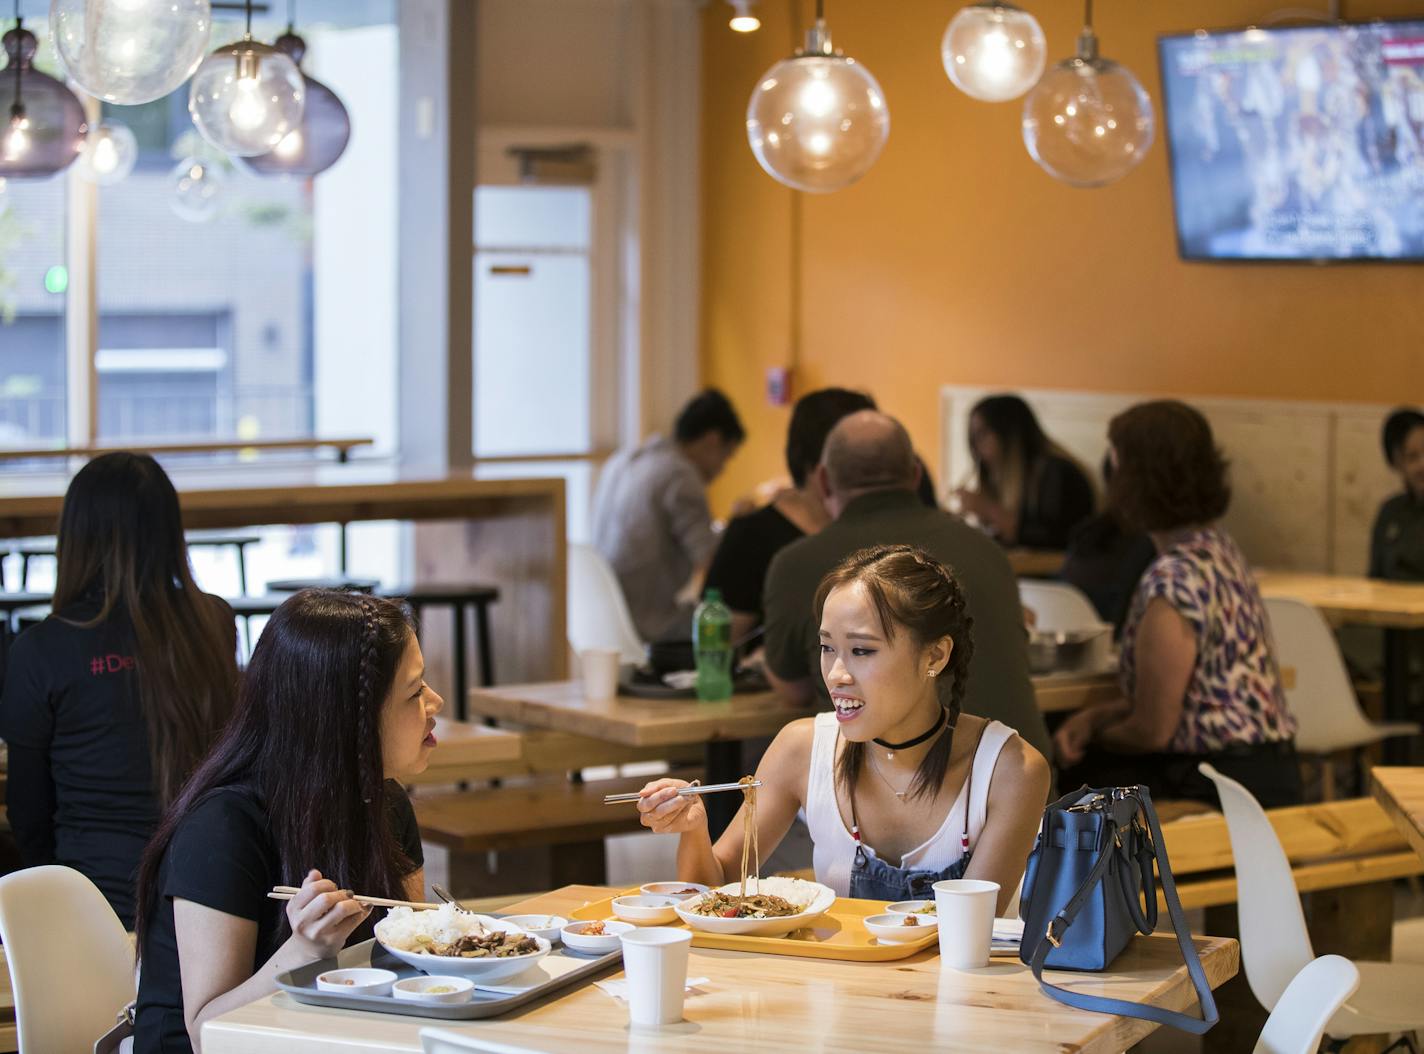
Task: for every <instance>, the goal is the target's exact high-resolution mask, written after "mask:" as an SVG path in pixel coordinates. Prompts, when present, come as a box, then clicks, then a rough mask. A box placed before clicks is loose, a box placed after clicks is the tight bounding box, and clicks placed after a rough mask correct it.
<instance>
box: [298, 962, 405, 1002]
mask: <svg viewBox="0 0 1424 1054" xmlns="http://www.w3.org/2000/svg"><path fill="white" fill-rule="evenodd" d="M395 982H396V975H395V974H394V973H392V972H391V971H390V970H376V969H372V968H369V967H363V968H360V969H350V970H327V971H326V973H322V974H317V976H316V987H317V991H319V992H343V993H345V994H346V995H390V994H391V985H393V984H395Z"/></svg>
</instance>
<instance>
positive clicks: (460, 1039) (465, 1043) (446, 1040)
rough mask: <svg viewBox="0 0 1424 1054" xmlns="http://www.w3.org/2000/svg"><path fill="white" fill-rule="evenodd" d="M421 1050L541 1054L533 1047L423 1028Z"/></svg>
mask: <svg viewBox="0 0 1424 1054" xmlns="http://www.w3.org/2000/svg"><path fill="white" fill-rule="evenodd" d="M420 1049H421V1050H422V1051H423V1054H471V1052H472V1051H473V1052H476V1054H540V1052H539V1051H537V1050H535V1049H534V1048H533V1047H511V1046H510V1045H509V1044H508V1043H493V1042H491V1041H490V1040H487V1039H476V1038H475V1037H474V1036H471V1035H468V1034H466V1033H463V1032H451V1031H450V1030H449V1029H444V1028H422V1029H421V1030H420Z"/></svg>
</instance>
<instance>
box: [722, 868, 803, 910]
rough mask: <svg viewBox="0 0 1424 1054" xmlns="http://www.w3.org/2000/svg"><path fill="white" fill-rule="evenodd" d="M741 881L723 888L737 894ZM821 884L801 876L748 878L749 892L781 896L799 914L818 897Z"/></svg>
mask: <svg viewBox="0 0 1424 1054" xmlns="http://www.w3.org/2000/svg"><path fill="white" fill-rule="evenodd" d="M740 885H741V884H740V883H739V882H730V883H728V884H727V885H725V886H722V887H721V888H722V889H723V890H725V891H726V892H729V893H732V894H735V893H736V892H737V891H738V889H739V887H740ZM821 888H822V887H821V886H819V885H817V884H816V883H815V882H807V881H805V880H804V879H800V878H788V877H786V876H784V875H769V876H767V877H765V878H748V879H747V893H748V894H752V893H766V894H769V895H770V896H773V897H780V898H781V899H782V900H784V901H786V903H788V904H791V905H792V906H794V907H795V908H796V911H797V914H800V913H801V912H803V911H805V910H806V909H807V908H809V907H810V906H811V903H812V902H813V901H814V900H815V899H816V894H817V893H819V892H820V891H821Z"/></svg>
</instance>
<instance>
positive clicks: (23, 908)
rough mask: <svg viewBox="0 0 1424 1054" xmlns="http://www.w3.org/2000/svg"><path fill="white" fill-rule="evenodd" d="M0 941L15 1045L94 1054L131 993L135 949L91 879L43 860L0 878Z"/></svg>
mask: <svg viewBox="0 0 1424 1054" xmlns="http://www.w3.org/2000/svg"><path fill="white" fill-rule="evenodd" d="M0 941H3V942H4V944H5V958H6V960H7V962H8V963H9V967H10V988H11V991H12V992H13V993H14V997H15V1020H16V1024H17V1025H18V1026H19V1027H18V1032H19V1041H20V1049H21V1050H23V1051H31V1050H33V1051H44V1052H45V1054H92V1052H93V1050H94V1043H95V1042H96V1041H97V1040H98V1039H99V1037H100V1036H102V1035H104V1034H105V1033H106V1032H108V1031H109V1030H110V1029H111V1028H113V1027H114V1019H115V1015H117V1014H118V1012H119V1011H120V1010H121V1009H123V1008H124V1007H125V1006H126V1005H128V1003H130V1002H131V1001H132V1000H133V997H134V952H133V945H132V944H131V943H129V936H128V934H127V933H125V932H124V924H123V923H122V922H120V921H119V917H118V916H117V915H115V914H114V909H113V908H111V907H109V902H108V901H107V900H105V899H104V894H102V893H100V892H99V890H98V888H97V887H96V886H95V885H94V883H92V882H90V881H89V880H88V879H87V878H85V877H84V876H83V875H81V874H80V873H79V872H78V871H75V870H74V869H73V868H69V867H58V866H55V865H48V866H45V867H30V868H26V869H24V870H23V871H15V872H12V873H11V874H8V875H6V876H5V877H3V878H0Z"/></svg>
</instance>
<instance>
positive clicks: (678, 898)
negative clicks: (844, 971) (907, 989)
mask: <svg viewBox="0 0 1424 1054" xmlns="http://www.w3.org/2000/svg"><path fill="white" fill-rule="evenodd" d="M673 885H682V886H683V887H685V888H687V889H689V890H691V891H690V892H688V893H681V894H680V893H674V892H668V893H666V894H663V895H662V896H661V897H659V896H658V895H654V894H650V893H648V892H647V890H649V889H650V888H653V887H649V886H644V887H642V890H636V889H634V890H629V891H628V892H627V893H623V894H619V895H618V896H615V897H608V898H606V899H604V900H597V901H593V902H591V903H589V904H586V905H584V906H583V907H581V908H579V909H578V910H576V911H574V912H573V913H572V914H571V915H570V918H573V919H591V920H618V919H621V920H623V921H625V922H628V923H632V924H633V925H673V926H685V927H687V928H688V929H691V930H692V931H693V932H692V944H693V947H696V948H720V949H722V950H725V951H738V952H761V953H762V954H764V955H798V956H802V957H804V958H813V959H844V960H848V961H851V962H893V961H895V960H899V959H907V958H909V957H910V956H912V955H916V954H918V953H919V952H922V951H927V950H928V951H933V950H937V949H938V948H939V940H938V938H939V930H938V929H937V928H936V922H937V921H938V920H937V918H936V916H935V914H934V902H933V901H909V902H905V903H903V904H886V903H885V902H884V901H878V900H852V899H850V898H849V897H837V896H836V895H835V892H834V891H833V890H831V889H830V888H829V887H827V886H823V885H821V884H820V883H819V882H807V881H805V880H804V879H799V878H784V877H772V878H763V879H760V880H758V879H755V878H748V880H747V894H746V896H745V898H743V897H742V895H741V883H740V882H729V883H728V884H727V885H725V886H721V887H719V888H718V889H714V890H708V891H706V892H698V891H697V890H695V889H693V888H692V886H690V885H689V884H687V883H680V884H679V883H655V886H657V887H670V886H673ZM659 899H663V900H666V901H668V902H669V903H668V904H667V908H668V909H669V910H670V912H671V916H670V917H668V916H666V915H664V916H659V917H657V918H649V917H647V915H646V914H645V912H647V911H648V910H649V909H651V908H654V907H655V905H653V904H652V903H651V902H652V901H655V900H659ZM907 920H913V921H907ZM608 924H610V923H608V922H605V925H608Z"/></svg>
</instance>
